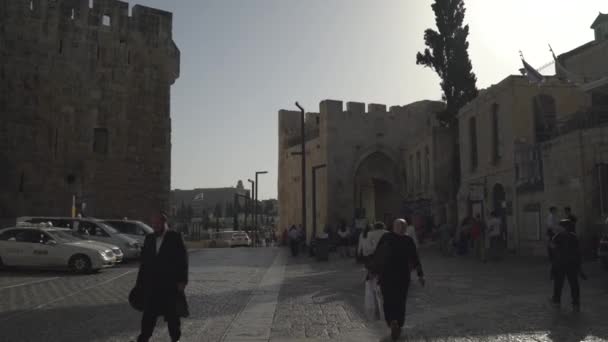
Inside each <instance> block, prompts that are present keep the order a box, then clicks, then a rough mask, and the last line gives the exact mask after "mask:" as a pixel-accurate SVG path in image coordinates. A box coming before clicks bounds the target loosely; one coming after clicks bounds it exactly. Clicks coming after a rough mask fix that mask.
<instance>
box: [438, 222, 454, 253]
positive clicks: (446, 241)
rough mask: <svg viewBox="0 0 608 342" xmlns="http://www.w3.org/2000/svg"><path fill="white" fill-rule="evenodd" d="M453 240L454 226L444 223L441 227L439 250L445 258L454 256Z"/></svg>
mask: <svg viewBox="0 0 608 342" xmlns="http://www.w3.org/2000/svg"><path fill="white" fill-rule="evenodd" d="M451 238H452V226H451V225H450V224H449V223H447V221H444V222H443V223H442V224H441V225H440V226H439V239H440V242H439V250H440V252H441V254H442V255H443V256H449V255H451V254H452V248H451V246H450V245H451V241H450V240H451Z"/></svg>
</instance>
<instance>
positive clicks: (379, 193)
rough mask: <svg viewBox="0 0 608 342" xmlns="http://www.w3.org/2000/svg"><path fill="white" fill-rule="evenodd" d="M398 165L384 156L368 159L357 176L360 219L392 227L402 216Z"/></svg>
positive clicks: (359, 167)
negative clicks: (397, 218)
mask: <svg viewBox="0 0 608 342" xmlns="http://www.w3.org/2000/svg"><path fill="white" fill-rule="evenodd" d="M398 175H399V173H398V167H397V165H396V163H395V162H394V161H393V160H392V159H391V158H390V157H388V156H387V155H386V154H384V153H382V152H374V153H371V154H370V155H368V156H367V157H365V158H364V159H363V160H362V161H361V162H360V163H359V165H358V167H357V171H356V172H355V182H354V184H355V208H357V210H356V211H357V216H358V217H357V218H366V219H367V220H368V221H369V222H374V221H383V222H385V223H387V224H388V223H390V222H391V221H392V220H393V218H395V217H397V216H398V215H399V214H400V212H401V203H402V198H401V196H400V195H399V176H398Z"/></svg>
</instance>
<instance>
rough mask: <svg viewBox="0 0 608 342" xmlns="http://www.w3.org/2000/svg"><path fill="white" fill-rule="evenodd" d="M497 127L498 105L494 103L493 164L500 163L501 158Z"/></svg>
mask: <svg viewBox="0 0 608 342" xmlns="http://www.w3.org/2000/svg"><path fill="white" fill-rule="evenodd" d="M498 127H499V123H498V104H497V103H494V104H493V105H492V152H493V153H492V155H493V157H492V160H493V162H494V164H497V163H498V162H499V161H500V158H502V153H501V150H500V132H499V129H498Z"/></svg>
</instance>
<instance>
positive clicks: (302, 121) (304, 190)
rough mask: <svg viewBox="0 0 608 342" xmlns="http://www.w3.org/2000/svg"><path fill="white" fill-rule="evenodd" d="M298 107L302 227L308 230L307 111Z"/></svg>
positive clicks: (297, 104)
mask: <svg viewBox="0 0 608 342" xmlns="http://www.w3.org/2000/svg"><path fill="white" fill-rule="evenodd" d="M296 107H298V108H299V109H300V112H301V114H302V117H301V119H300V130H301V133H302V147H301V149H302V150H301V151H300V153H302V228H304V231H306V130H305V128H306V126H305V123H304V121H305V120H304V119H305V115H306V114H305V113H304V108H302V106H300V104H299V103H297V102H296Z"/></svg>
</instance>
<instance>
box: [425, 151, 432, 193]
mask: <svg viewBox="0 0 608 342" xmlns="http://www.w3.org/2000/svg"><path fill="white" fill-rule="evenodd" d="M424 172H425V177H424V183H425V184H426V185H429V184H431V157H430V152H429V147H428V146H426V147H425V148H424Z"/></svg>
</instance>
